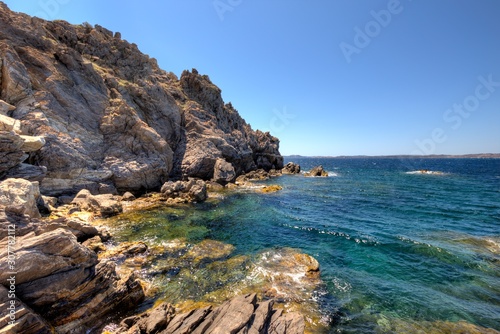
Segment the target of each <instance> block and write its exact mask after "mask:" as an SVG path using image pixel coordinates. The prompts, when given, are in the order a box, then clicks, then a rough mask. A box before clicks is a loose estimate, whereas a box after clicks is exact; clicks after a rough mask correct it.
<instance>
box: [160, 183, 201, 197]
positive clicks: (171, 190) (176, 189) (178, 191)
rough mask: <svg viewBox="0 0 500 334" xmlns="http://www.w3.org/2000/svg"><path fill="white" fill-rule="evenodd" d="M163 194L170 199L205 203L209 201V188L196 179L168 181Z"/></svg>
mask: <svg viewBox="0 0 500 334" xmlns="http://www.w3.org/2000/svg"><path fill="white" fill-rule="evenodd" d="M161 193H162V194H163V195H164V196H165V197H166V198H168V199H177V200H179V201H184V202H203V201H205V200H206V199H207V186H206V184H205V182H204V181H202V180H199V179H194V178H190V179H189V180H188V181H176V182H172V181H168V182H165V183H164V184H163V186H162V187H161Z"/></svg>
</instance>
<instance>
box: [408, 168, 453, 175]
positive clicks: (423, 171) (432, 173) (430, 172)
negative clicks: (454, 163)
mask: <svg viewBox="0 0 500 334" xmlns="http://www.w3.org/2000/svg"><path fill="white" fill-rule="evenodd" d="M406 174H426V175H445V174H446V173H443V172H440V171H434V170H427V169H421V170H414V171H411V172H406Z"/></svg>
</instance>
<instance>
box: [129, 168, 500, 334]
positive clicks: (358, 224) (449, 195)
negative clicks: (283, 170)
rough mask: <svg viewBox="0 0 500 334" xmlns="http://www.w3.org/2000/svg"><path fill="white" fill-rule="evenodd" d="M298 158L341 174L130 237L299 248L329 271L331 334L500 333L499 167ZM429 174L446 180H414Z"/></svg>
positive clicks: (185, 212)
mask: <svg viewBox="0 0 500 334" xmlns="http://www.w3.org/2000/svg"><path fill="white" fill-rule="evenodd" d="M294 162H297V163H299V164H300V165H301V166H302V169H303V170H308V169H310V168H312V167H314V166H316V165H319V164H321V165H323V166H324V167H325V169H326V170H327V171H329V172H330V173H331V175H332V176H331V177H328V178H305V177H302V176H283V177H280V178H277V179H272V180H270V181H267V182H266V183H272V184H279V185H281V186H282V187H283V190H281V191H279V192H277V193H273V194H257V193H236V194H233V195H230V196H227V197H226V198H225V199H224V200H223V201H221V202H219V203H216V204H214V203H205V204H201V205H198V206H195V207H194V208H189V209H174V210H172V209H168V210H165V211H162V210H159V211H158V210H156V211H154V212H149V213H148V214H145V215H144V216H143V217H141V218H139V220H141V223H140V224H133V227H131V226H130V225H127V224H124V225H123V227H122V230H121V232H120V233H119V238H122V239H124V240H125V239H127V240H131V239H135V240H143V239H147V240H156V241H158V240H170V239H174V238H179V237H185V238H187V239H188V241H190V242H198V241H201V240H203V239H206V238H209V239H215V240H218V241H222V242H224V243H229V244H232V245H234V246H235V250H234V253H233V255H234V256H238V255H252V254H257V253H259V252H261V251H263V250H265V249H269V248H278V247H292V248H297V249H299V250H301V251H302V252H304V253H307V254H310V255H312V256H314V257H315V258H316V259H317V260H318V261H319V263H320V265H321V278H322V280H323V281H324V282H325V285H326V286H325V289H326V292H327V296H326V297H324V298H322V300H321V301H320V305H321V311H322V312H324V313H325V314H329V315H334V317H333V319H334V321H333V324H332V326H331V329H330V330H329V331H330V332H332V333H339V332H340V333H370V332H373V333H381V332H391V331H404V330H405V328H410V327H412V326H413V327H412V328H414V327H418V328H424V332H425V331H427V329H429V328H433V327H434V324H436V321H450V322H457V321H466V322H469V323H472V324H476V325H479V326H483V327H490V328H494V329H497V330H500V160H499V159H495V160H489V159H430V160H399V159H382V158H368V159H363V158H346V159H340V158H332V159H312V158H307V159H306V158H303V159H294ZM424 169H425V170H427V171H434V172H439V173H412V172H414V171H419V170H424ZM165 284H168V281H166V283H165ZM394 324H397V326H396V325H394ZM401 324H402V325H401ZM419 324H426V325H425V326H424V325H419ZM395 328H397V329H398V330H395Z"/></svg>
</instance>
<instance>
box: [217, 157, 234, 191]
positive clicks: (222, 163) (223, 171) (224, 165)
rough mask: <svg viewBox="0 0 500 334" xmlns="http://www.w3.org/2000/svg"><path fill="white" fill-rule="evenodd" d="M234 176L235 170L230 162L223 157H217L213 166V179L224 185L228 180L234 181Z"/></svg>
mask: <svg viewBox="0 0 500 334" xmlns="http://www.w3.org/2000/svg"><path fill="white" fill-rule="evenodd" d="M235 178H236V172H235V170H234V167H233V165H232V164H231V163H229V162H227V161H226V160H224V159H221V158H219V159H217V161H215V166H214V176H213V180H214V181H215V182H217V183H220V184H222V185H225V184H227V183H229V182H232V181H234V179H235Z"/></svg>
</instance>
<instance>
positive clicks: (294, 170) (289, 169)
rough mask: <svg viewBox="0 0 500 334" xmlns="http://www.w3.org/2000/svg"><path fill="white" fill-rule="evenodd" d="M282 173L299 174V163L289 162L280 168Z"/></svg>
mask: <svg viewBox="0 0 500 334" xmlns="http://www.w3.org/2000/svg"><path fill="white" fill-rule="evenodd" d="M281 173H283V174H300V165H299V164H296V163H294V162H289V163H287V164H286V165H285V167H283V169H282V170H281Z"/></svg>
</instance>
